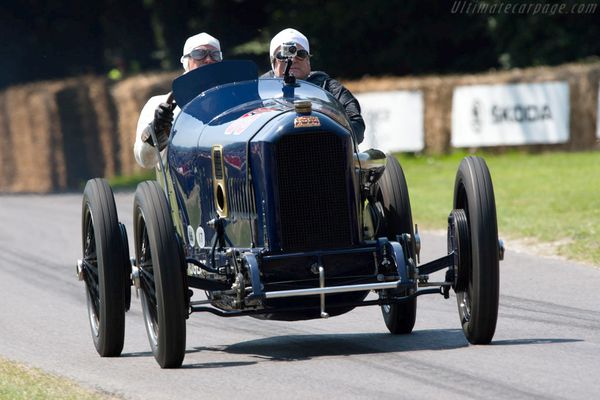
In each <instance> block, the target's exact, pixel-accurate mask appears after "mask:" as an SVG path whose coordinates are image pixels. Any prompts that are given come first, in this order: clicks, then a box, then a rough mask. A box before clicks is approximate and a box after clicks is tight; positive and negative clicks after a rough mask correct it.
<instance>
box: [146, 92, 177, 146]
mask: <svg viewBox="0 0 600 400" xmlns="http://www.w3.org/2000/svg"><path fill="white" fill-rule="evenodd" d="M174 108H175V105H174V104H169V103H160V104H159V105H158V107H156V110H155V111H154V121H152V128H154V133H155V134H156V139H157V140H158V149H159V150H162V149H164V148H165V147H166V145H167V142H168V139H169V133H170V132H171V126H172V125H173V109H174Z"/></svg>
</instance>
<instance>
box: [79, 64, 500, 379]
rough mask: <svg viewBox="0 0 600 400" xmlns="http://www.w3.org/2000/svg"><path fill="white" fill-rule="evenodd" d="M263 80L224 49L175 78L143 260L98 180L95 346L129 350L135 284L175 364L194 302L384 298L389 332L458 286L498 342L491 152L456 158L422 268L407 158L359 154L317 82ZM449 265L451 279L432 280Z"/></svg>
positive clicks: (309, 303) (89, 212) (90, 231)
mask: <svg viewBox="0 0 600 400" xmlns="http://www.w3.org/2000/svg"><path fill="white" fill-rule="evenodd" d="M256 77H257V68H256V66H255V65H254V64H253V63H251V62H246V61H224V62H221V63H217V64H212V65H208V66H205V67H203V68H199V69H196V70H194V71H191V72H190V73H188V74H185V75H183V76H181V77H179V78H177V79H176V80H175V81H174V83H173V94H174V98H175V100H176V102H177V104H178V105H179V107H180V108H181V112H180V113H179V115H178V116H177V118H176V120H175V121H174V124H173V128H172V131H171V135H170V139H169V145H168V147H167V149H166V151H165V152H164V154H163V156H162V158H161V161H160V163H159V165H158V166H157V181H146V182H143V183H141V184H139V185H138V187H137V190H136V193H135V199H134V205H133V227H132V229H133V237H134V240H133V243H134V247H135V257H134V258H130V255H129V248H128V239H127V232H126V229H125V226H124V225H123V224H121V223H120V222H119V219H118V216H117V211H116V207H115V201H114V198H113V194H112V190H111V188H110V187H109V186H108V184H107V183H106V181H105V180H103V179H92V180H90V181H88V183H87V185H86V187H85V191H84V194H83V208H82V244H83V257H82V259H80V260H79V261H78V264H77V274H78V277H79V279H80V280H82V281H84V282H85V286H86V293H87V304H88V312H89V321H90V326H91V331H92V337H93V340H94V345H95V347H96V349H97V351H98V353H99V354H100V355H101V356H118V355H120V354H121V351H122V349H123V343H124V332H125V313H126V311H127V310H128V309H129V305H130V301H131V286H132V285H133V286H134V287H135V289H136V291H137V292H138V293H139V295H140V297H141V304H142V310H143V315H144V320H145V324H146V329H147V333H148V338H149V341H150V346H151V348H152V352H153V354H154V356H155V358H156V361H157V362H158V364H159V365H160V366H161V367H163V368H172V367H178V366H180V365H181V364H182V362H183V358H184V355H185V348H186V319H187V318H188V317H189V315H190V314H191V313H194V312H210V313H213V314H216V315H220V316H224V317H232V316H241V315H251V316H256V317H259V318H268V319H279V320H303V319H311V318H327V317H330V316H335V315H340V314H343V313H346V312H348V311H350V310H352V309H353V308H355V307H359V306H367V305H378V306H380V307H381V310H382V313H383V319H384V321H385V324H386V326H387V328H388V329H389V331H390V332H391V333H394V334H406V333H410V332H411V331H412V329H413V326H414V323H415V316H416V310H417V296H420V295H422V294H427V293H438V294H442V295H444V297H446V298H448V297H449V291H450V289H451V288H452V289H453V290H454V291H455V292H456V297H457V301H458V311H459V316H460V322H461V324H462V328H463V331H464V334H465V336H466V338H467V339H468V341H469V342H471V343H482V344H484V343H489V342H490V341H491V340H492V337H493V335H494V331H495V327H496V320H497V313H498V297H499V293H498V290H499V268H498V267H499V260H500V259H502V255H503V246H502V243H501V242H500V241H499V240H498V231H497V223H496V207H495V200H494V191H493V187H492V181H491V178H490V174H489V171H488V169H487V166H486V164H485V162H484V161H483V159H481V158H477V157H467V158H465V159H464V160H463V161H462V162H461V164H460V166H459V168H458V173H457V175H456V181H455V186H454V205H453V209H452V211H451V212H450V215H449V217H448V254H446V255H443V256H442V257H440V258H439V259H437V260H434V261H431V262H428V263H426V264H421V265H419V264H418V259H419V251H420V239H419V235H418V232H415V228H414V225H413V221H412V215H411V207H410V201H409V195H408V190H407V186H406V180H405V177H404V174H403V171H402V168H401V167H400V164H399V163H398V161H397V160H396V159H395V158H394V157H391V156H389V155H385V154H383V153H382V152H380V151H377V150H369V151H366V152H359V151H358V149H357V144H356V143H355V140H354V138H353V134H352V131H351V128H350V125H349V122H348V119H347V117H346V114H345V113H344V110H343V108H342V106H341V105H340V104H339V103H338V102H337V100H336V99H335V98H333V97H332V96H331V95H330V94H329V93H327V92H326V91H324V90H322V89H321V88H319V87H317V86H314V85H312V84H310V83H307V82H304V81H299V80H298V81H296V80H295V79H294V78H293V76H289V75H286V77H285V78H284V79H256ZM155 142H156V139H155ZM440 270H445V271H446V272H445V279H443V280H441V281H439V282H432V281H430V280H429V275H430V274H432V273H434V272H436V271H440ZM192 289H199V290H200V292H202V291H204V292H205V293H206V298H205V299H204V298H202V299H201V300H195V299H196V296H194V295H193V291H192ZM370 292H374V293H376V295H377V296H376V298H373V297H369V298H368V299H367V295H368V294H369V293H370Z"/></svg>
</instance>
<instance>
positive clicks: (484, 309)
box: [453, 156, 500, 344]
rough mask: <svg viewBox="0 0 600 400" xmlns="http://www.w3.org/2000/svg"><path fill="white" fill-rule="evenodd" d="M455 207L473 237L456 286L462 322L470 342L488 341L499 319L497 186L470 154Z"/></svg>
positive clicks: (458, 182)
mask: <svg viewBox="0 0 600 400" xmlns="http://www.w3.org/2000/svg"><path fill="white" fill-rule="evenodd" d="M454 209H455V210H462V211H464V216H466V225H467V227H468V232H469V235H468V236H470V239H469V241H470V246H467V247H465V248H468V249H469V251H468V252H464V253H466V254H468V259H467V260H464V259H463V260H462V261H461V262H460V268H462V270H461V269H460V268H459V271H458V273H459V276H458V280H457V285H456V288H455V292H456V298H457V302H458V313H459V316H460V321H461V325H462V328H463V332H464V334H465V337H466V338H467V340H468V341H469V342H470V343H473V344H488V343H490V342H491V341H492V338H493V336H494V332H495V330H496V321H497V319H498V300H499V286H500V284H499V282H500V272H499V249H498V226H497V221H496V202H495V199H494V188H493V186H492V179H491V177H490V172H489V170H488V168H487V165H486V163H485V161H484V160H483V159H482V158H479V157H473V156H469V157H466V158H465V159H464V160H463V161H462V162H461V164H460V166H459V168H458V172H457V174H456V181H455V184H454ZM453 213H455V212H453ZM460 215H463V214H460ZM461 218H464V217H461Z"/></svg>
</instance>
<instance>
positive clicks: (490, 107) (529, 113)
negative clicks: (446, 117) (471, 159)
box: [452, 82, 569, 147]
mask: <svg viewBox="0 0 600 400" xmlns="http://www.w3.org/2000/svg"><path fill="white" fill-rule="evenodd" d="M567 140H569V85H568V83H567V82H547V83H524V84H516V85H474V86H459V87H457V88H456V89H454V95H453V97H452V146H454V147H472V146H498V145H521V144H537V143H564V142H566V141H567Z"/></svg>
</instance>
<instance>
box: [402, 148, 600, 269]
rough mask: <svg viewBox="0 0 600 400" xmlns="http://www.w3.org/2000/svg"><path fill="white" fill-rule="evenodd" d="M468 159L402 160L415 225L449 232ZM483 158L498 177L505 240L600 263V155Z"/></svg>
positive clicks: (500, 222) (458, 156)
mask: <svg viewBox="0 0 600 400" xmlns="http://www.w3.org/2000/svg"><path fill="white" fill-rule="evenodd" d="M465 155H466V154H465V153H454V154H452V155H449V156H440V157H427V156H407V155H402V156H400V158H399V159H400V162H401V164H402V167H403V169H404V172H405V174H406V179H407V182H408V188H409V193H410V198H411V206H412V210H413V219H414V221H415V223H418V224H420V225H421V226H423V227H426V228H431V229H445V224H446V218H447V216H448V213H449V212H450V209H451V207H452V194H453V189H454V177H455V175H456V170H457V169H458V165H459V163H460V160H461V159H462V158H463V157H464V156H465ZM480 155H482V156H483V157H484V158H485V160H486V162H487V164H488V167H489V169H490V172H491V175H492V181H493V184H494V192H495V196H496V207H497V214H498V229H499V232H500V235H501V236H504V237H505V238H512V239H533V240H534V241H537V242H546V243H551V244H553V245H554V246H555V247H556V250H557V252H558V253H559V254H562V255H564V256H567V257H569V258H572V259H575V260H581V261H587V262H592V263H596V264H598V263H600V241H598V235H599V233H600V232H599V229H600V181H599V180H598V177H599V176H600V153H598V152H589V153H548V154H537V155H531V154H525V153H521V152H511V153H507V154H503V155H493V154H480ZM508 247H510V243H509V244H508Z"/></svg>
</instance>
